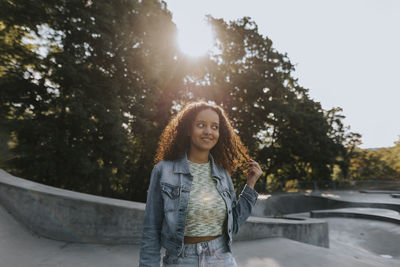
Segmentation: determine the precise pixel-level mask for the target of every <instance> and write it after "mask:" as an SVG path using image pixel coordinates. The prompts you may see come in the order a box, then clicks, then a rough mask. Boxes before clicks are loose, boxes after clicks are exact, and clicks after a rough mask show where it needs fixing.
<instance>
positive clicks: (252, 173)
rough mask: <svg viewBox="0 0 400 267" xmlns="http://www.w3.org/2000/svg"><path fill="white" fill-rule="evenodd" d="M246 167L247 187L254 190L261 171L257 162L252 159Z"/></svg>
mask: <svg viewBox="0 0 400 267" xmlns="http://www.w3.org/2000/svg"><path fill="white" fill-rule="evenodd" d="M247 165H248V168H247V185H248V186H250V187H251V188H252V189H254V185H255V184H256V182H257V180H258V178H260V176H261V174H262V170H261V168H260V165H259V164H258V163H257V161H254V160H252V159H251V160H250V161H249V162H247Z"/></svg>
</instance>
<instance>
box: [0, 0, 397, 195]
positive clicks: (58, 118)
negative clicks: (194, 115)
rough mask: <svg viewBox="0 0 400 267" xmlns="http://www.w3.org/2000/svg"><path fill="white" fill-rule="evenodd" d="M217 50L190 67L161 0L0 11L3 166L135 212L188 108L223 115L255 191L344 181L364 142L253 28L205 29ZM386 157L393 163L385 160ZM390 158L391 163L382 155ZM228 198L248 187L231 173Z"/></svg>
mask: <svg viewBox="0 0 400 267" xmlns="http://www.w3.org/2000/svg"><path fill="white" fill-rule="evenodd" d="M208 19H209V22H210V24H211V25H212V26H213V28H214V31H215V33H216V50H215V52H214V53H212V54H211V55H209V56H206V57H203V58H201V59H199V60H190V59H188V58H186V57H185V56H184V55H182V54H180V53H179V51H177V49H176V45H175V35H176V28H175V25H174V24H173V23H172V21H171V14H170V13H169V11H168V10H167V9H166V6H165V3H164V2H160V1H157V0H143V1H139V0H116V1H105V0H99V1H89V0H71V1H46V0H39V1H17V0H14V1H12V0H10V1H2V2H1V6H0V60H1V64H0V88H1V89H0V100H1V101H0V105H1V109H0V127H1V128H2V130H3V131H1V132H2V133H3V136H4V133H5V135H8V134H9V135H10V137H9V138H7V139H9V140H7V141H5V142H2V143H1V144H3V145H4V144H5V143H7V144H12V147H10V151H8V152H6V154H7V155H8V156H7V157H2V158H0V161H1V162H0V164H1V167H4V168H6V169H7V171H10V172H12V173H13V174H15V175H18V176H20V177H24V178H29V179H32V180H35V181H39V182H42V183H46V184H49V185H53V186H58V187H61V188H67V189H71V190H77V191H81V192H88V193H92V194H99V195H104V196H109V197H118V198H124V199H130V200H137V201H144V200H145V197H146V189H147V187H148V183H149V178H150V171H151V169H152V167H153V157H154V153H155V151H156V148H157V141H158V138H159V135H160V133H161V131H162V129H163V128H164V126H165V125H166V124H167V122H168V120H169V118H170V117H171V114H173V113H174V112H176V110H177V109H178V108H179V105H180V104H183V103H185V102H187V101H188V100H190V99H198V98H204V99H207V100H211V101H214V102H216V103H218V104H220V105H222V106H223V107H224V108H225V110H226V111H227V113H228V115H229V117H230V118H231V120H232V122H233V124H234V127H235V129H236V130H237V131H238V133H239V135H240V136H241V138H242V140H243V141H244V143H245V144H246V145H247V146H248V148H249V149H250V151H251V153H252V157H253V158H255V159H256V160H257V161H258V162H260V164H261V165H262V168H263V170H264V171H265V175H264V176H263V177H262V179H261V181H260V182H258V184H257V185H256V186H257V187H256V189H257V190H258V191H260V192H264V191H266V190H278V189H279V190H280V189H282V188H284V186H285V185H286V186H287V188H290V189H292V188H294V187H297V186H298V185H299V184H301V182H302V181H307V180H320V181H325V180H329V179H330V177H331V174H332V171H333V168H334V166H336V168H340V170H341V171H340V172H341V174H342V175H344V176H348V169H349V162H350V158H351V157H352V155H353V154H354V150H355V147H356V146H357V144H358V142H359V137H360V136H359V135H358V134H355V133H349V131H348V128H346V127H344V126H343V124H342V119H343V118H344V116H343V115H341V110H340V109H338V108H337V109H332V110H329V111H324V110H323V109H322V107H321V105H320V104H319V103H318V102H315V101H313V100H312V99H310V97H309V95H308V90H307V89H305V88H303V87H301V86H300V85H299V84H298V82H297V80H296V79H294V78H293V76H292V72H293V71H294V66H293V65H292V63H291V62H290V60H289V58H288V57H287V55H286V54H281V53H279V52H278V51H276V50H275V49H274V48H273V46H272V41H271V40H270V39H269V38H267V37H264V36H262V35H261V34H259V33H258V29H257V25H256V24H255V22H253V21H251V20H250V19H249V18H243V19H239V20H237V21H233V22H230V23H226V22H225V21H223V20H221V19H214V18H212V17H209V18H208ZM388 155H389V154H388ZM388 157H389V158H391V159H392V158H393V159H395V157H394V156H388ZM233 180H234V182H235V185H236V186H237V188H241V186H243V185H244V183H245V180H244V179H243V175H242V174H241V173H240V172H238V173H236V174H234V175H233Z"/></svg>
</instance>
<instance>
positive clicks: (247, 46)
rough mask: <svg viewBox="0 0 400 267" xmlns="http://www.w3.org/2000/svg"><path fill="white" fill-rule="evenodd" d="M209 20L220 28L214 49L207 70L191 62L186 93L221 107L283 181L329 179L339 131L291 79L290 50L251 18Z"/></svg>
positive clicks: (261, 186) (260, 187) (261, 188)
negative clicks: (277, 45) (275, 44)
mask: <svg viewBox="0 0 400 267" xmlns="http://www.w3.org/2000/svg"><path fill="white" fill-rule="evenodd" d="M209 22H210V24H211V25H212V26H213V29H214V31H215V33H216V48H217V52H215V53H213V54H212V55H211V57H210V60H209V61H208V62H206V63H204V67H203V70H199V67H197V68H188V69H190V70H192V72H189V73H188V78H187V79H186V80H187V81H189V82H187V83H186V86H187V87H188V91H190V93H189V94H188V95H190V96H191V97H193V98H196V97H203V98H206V99H209V100H213V101H215V102H216V103H218V104H221V105H222V106H224V107H225V109H226V110H227V111H228V113H229V116H230V118H231V119H232V121H233V124H234V127H235V129H237V131H238V132H239V134H240V136H241V138H242V140H243V141H244V143H245V144H246V145H247V146H248V148H249V149H250V151H252V156H253V157H254V158H256V159H257V160H258V161H259V162H261V163H262V164H263V166H264V170H265V171H266V173H268V174H269V175H273V176H274V177H279V180H280V181H281V182H283V183H285V182H286V181H288V180H294V179H297V180H321V181H323V180H329V179H330V177H331V173H332V169H333V166H334V164H335V163H336V161H337V157H338V156H339V155H341V154H343V151H344V150H345V148H344V146H343V143H342V140H340V139H338V138H337V135H338V134H340V133H339V132H338V131H337V129H335V128H334V127H333V125H332V124H330V123H329V118H328V117H327V115H326V112H325V111H324V110H323V109H322V107H321V105H320V104H319V103H317V102H315V101H313V100H312V99H310V97H309V95H308V90H307V89H305V88H303V87H301V86H300V85H299V84H298V82H297V80H296V79H295V78H293V76H292V72H293V71H294V66H293V65H292V64H291V62H290V60H289V59H288V57H287V55H286V54H281V53H279V52H278V51H276V50H275V49H274V48H273V46H272V41H271V40H270V39H269V38H267V37H264V36H262V35H261V34H259V33H258V29H257V25H256V24H255V22H253V21H251V20H250V18H247V17H245V18H243V19H239V20H236V21H233V22H230V23H226V22H225V21H223V20H222V19H214V18H212V17H209ZM337 119H338V118H337ZM261 180H262V181H261V182H260V183H259V184H258V187H257V189H258V190H259V191H261V192H262V191H265V190H266V188H267V185H266V184H267V178H266V176H264V177H263V178H262V179H261ZM236 182H237V183H239V180H238V178H237V181H236ZM242 182H243V181H242Z"/></svg>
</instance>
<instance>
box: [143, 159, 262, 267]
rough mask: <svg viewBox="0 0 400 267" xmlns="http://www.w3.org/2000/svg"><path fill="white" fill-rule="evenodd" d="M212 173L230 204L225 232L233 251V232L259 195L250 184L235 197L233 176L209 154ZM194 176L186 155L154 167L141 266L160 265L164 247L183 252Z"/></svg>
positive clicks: (179, 253)
mask: <svg viewBox="0 0 400 267" xmlns="http://www.w3.org/2000/svg"><path fill="white" fill-rule="evenodd" d="M209 160H210V163H211V175H212V177H213V179H215V180H216V181H217V190H218V192H219V193H220V194H221V196H222V198H223V199H224V201H225V203H226V207H227V213H228V220H227V224H226V228H225V231H226V234H227V236H228V237H229V238H228V247H229V250H230V251H232V250H231V249H232V235H233V234H236V233H237V232H238V230H239V227H240V226H241V225H242V224H243V223H244V222H245V221H246V220H247V218H248V217H249V216H250V214H251V211H252V208H253V207H254V205H255V203H256V201H257V197H258V194H257V192H256V191H255V190H253V189H251V188H250V187H249V186H248V185H247V184H246V185H245V187H244V188H243V190H242V192H241V194H240V195H239V199H238V200H236V195H235V191H234V188H233V183H232V179H231V177H230V176H229V174H228V173H227V172H226V170H225V169H224V168H222V167H220V166H218V165H216V164H215V163H214V159H213V157H212V155H211V154H209ZM192 181H193V176H192V175H191V174H190V170H189V164H188V162H187V155H186V153H185V155H184V156H183V157H182V158H180V159H177V160H173V161H161V162H159V163H158V164H157V165H156V166H154V168H153V171H152V173H151V178H150V186H149V190H148V194H147V202H146V211H145V217H144V223H143V232H142V240H141V247H140V261H139V266H140V267H147V266H151V267H153V266H160V261H161V255H160V254H161V246H162V247H164V248H165V249H166V250H168V251H169V253H172V254H175V255H178V256H179V255H181V254H182V251H183V245H184V243H183V236H184V232H185V223H186V212H187V206H188V201H189V194H190V188H191V185H192Z"/></svg>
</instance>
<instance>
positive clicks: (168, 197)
mask: <svg viewBox="0 0 400 267" xmlns="http://www.w3.org/2000/svg"><path fill="white" fill-rule="evenodd" d="M160 185H161V192H162V196H163V200H164V211H173V210H176V209H178V206H179V195H180V190H179V186H178V185H171V184H167V183H160Z"/></svg>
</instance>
